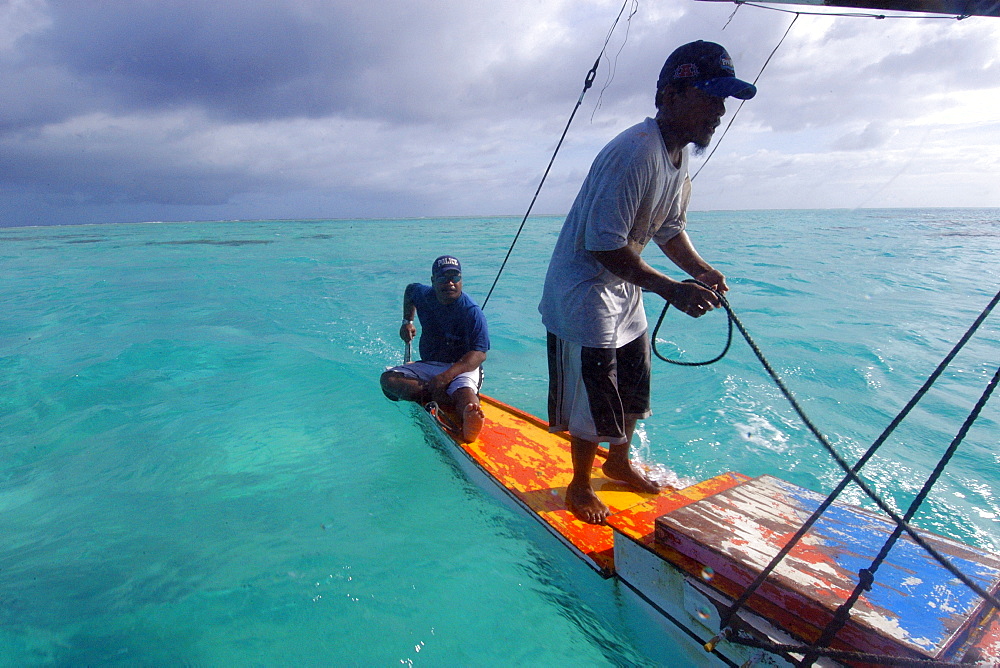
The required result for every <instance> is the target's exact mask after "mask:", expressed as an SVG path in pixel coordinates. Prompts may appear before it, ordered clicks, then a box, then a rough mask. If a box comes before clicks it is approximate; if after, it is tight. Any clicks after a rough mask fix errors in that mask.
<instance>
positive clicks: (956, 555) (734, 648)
mask: <svg viewBox="0 0 1000 668" xmlns="http://www.w3.org/2000/svg"><path fill="white" fill-rule="evenodd" d="M481 399H482V407H483V410H484V412H485V413H486V424H485V426H484V428H483V431H482V433H481V434H480V436H479V439H477V440H476V441H474V442H473V443H468V444H466V443H462V442H461V439H459V438H457V437H456V436H455V435H454V434H453V432H452V431H451V430H450V428H449V426H448V425H449V422H448V420H447V418H446V417H445V416H442V415H441V413H440V411H439V409H437V407H436V406H434V405H430V406H429V407H428V410H427V411H424V410H420V411H419V413H420V415H421V416H422V420H423V422H424V425H425V427H426V432H427V434H428V435H429V436H430V437H431V438H433V439H435V440H436V441H437V442H439V443H442V444H443V445H445V446H446V447H447V448H448V449H449V450H450V451H451V453H452V454H453V456H454V457H455V459H456V460H457V462H458V463H459V465H460V466H461V467H462V469H463V471H464V472H465V473H466V474H467V475H468V476H469V477H470V478H471V479H473V480H474V481H475V482H477V483H479V484H480V485H484V486H492V487H494V488H495V490H499V491H500V492H501V494H500V495H501V496H502V497H504V498H506V499H507V500H509V501H511V502H513V505H514V506H515V507H516V508H518V509H520V510H521V511H523V512H524V513H525V514H527V515H528V516H529V517H532V518H534V519H535V520H537V521H538V522H539V523H540V524H541V525H542V526H543V527H544V528H545V529H546V530H547V531H548V532H549V533H550V534H551V535H552V536H554V537H555V538H556V539H558V540H559V541H560V542H561V543H562V544H563V545H564V546H565V547H566V548H568V549H569V550H570V551H571V552H572V553H573V554H575V555H576V556H577V557H579V558H580V559H582V560H583V561H584V562H585V563H586V564H587V565H589V566H590V567H591V568H593V569H594V570H596V571H598V572H599V573H600V574H601V575H603V576H604V577H606V578H616V579H617V580H618V581H619V582H620V583H621V584H622V585H624V588H623V591H628V592H631V593H632V594H633V595H634V596H633V597H632V598H633V601H634V603H635V604H636V605H637V606H638V607H640V608H642V609H643V610H645V611H646V612H648V613H650V614H651V615H652V616H654V617H655V618H658V619H659V621H660V622H662V623H666V624H671V625H673V626H676V627H677V628H678V629H680V630H681V631H682V632H683V633H684V634H685V635H686V637H688V638H690V639H691V640H692V642H697V643H698V644H699V645H703V646H705V648H706V649H707V650H709V652H710V653H711V654H704V656H705V657H706V662H705V663H706V664H707V665H730V666H753V665H779V666H780V665H822V666H834V665H849V666H867V665H959V664H963V665H968V664H973V665H998V663H1000V618H998V612H997V611H996V610H995V609H993V607H992V606H991V605H990V604H989V603H988V602H987V601H983V600H982V599H981V598H980V597H979V596H977V595H975V594H974V593H973V592H972V591H971V590H969V589H968V588H967V587H966V586H965V585H963V584H962V583H960V582H959V581H958V580H956V579H955V578H954V576H952V575H951V574H950V573H949V572H948V571H946V570H945V569H944V568H943V567H942V566H941V565H940V564H938V563H937V562H936V561H934V560H933V559H931V558H929V557H928V556H927V555H926V553H925V552H924V551H923V550H922V549H921V548H919V547H918V546H917V545H916V544H915V543H914V542H913V541H912V539H910V538H909V537H908V536H904V537H903V539H901V540H900V541H899V542H898V543H897V544H896V545H895V547H894V548H893V549H892V551H891V552H890V554H889V556H888V558H887V559H886V561H885V562H884V563H883V564H882V568H881V569H880V571H879V579H878V581H876V582H873V583H872V585H871V587H870V588H869V589H868V591H867V592H866V593H865V595H863V596H862V597H861V598H860V599H859V600H858V601H857V603H856V604H855V605H854V606H853V607H852V608H851V609H850V611H849V615H848V616H847V618H846V620H845V623H844V625H843V626H842V627H841V629H840V630H839V632H838V633H837V634H836V635H835V636H834V638H833V639H832V641H831V642H829V644H828V646H827V647H825V648H824V647H819V648H813V649H816V650H817V651H818V653H816V654H814V653H811V652H809V651H807V650H808V648H810V646H811V645H812V644H813V643H815V642H816V641H817V639H818V638H819V637H820V635H821V633H822V631H823V629H824V628H825V627H826V626H827V624H828V623H829V622H830V620H831V619H832V618H833V616H834V615H836V614H837V611H838V608H840V607H841V604H842V603H843V601H844V600H845V598H846V597H847V596H848V595H849V594H850V592H851V591H852V590H853V589H854V586H855V583H856V581H857V577H858V569H859V568H864V567H865V566H866V565H867V564H868V563H869V562H870V561H871V558H872V556H873V555H874V553H875V551H877V549H878V546H880V545H881V544H882V543H883V541H884V538H885V536H886V535H888V534H889V533H891V532H892V530H893V528H894V526H893V524H892V523H891V522H888V521H887V520H884V519H882V518H881V517H879V516H876V515H873V514H871V513H869V512H867V511H865V510H863V509H861V508H858V507H855V506H850V505H847V504H841V503H835V504H834V505H833V506H831V507H830V508H829V509H828V510H827V511H826V513H824V515H823V517H822V519H821V520H820V521H819V522H817V523H816V525H814V527H813V529H812V531H811V532H810V533H809V534H808V535H807V537H806V538H805V539H803V540H802V541H800V542H799V543H798V544H796V545H795V547H794V548H793V549H792V550H791V552H790V553H789V555H788V557H787V558H785V559H784V560H782V561H781V562H780V564H779V566H778V568H776V569H775V570H774V571H773V572H771V573H770V574H769V575H768V577H767V579H766V580H765V581H764V584H763V586H761V587H760V588H759V589H758V590H757V591H756V592H755V593H754V594H753V595H752V596H750V598H749V599H748V600H747V604H746V606H745V607H743V608H742V609H740V610H738V611H736V612H735V614H733V616H732V618H731V623H730V624H728V625H727V627H726V628H725V629H722V628H721V621H722V619H723V618H726V617H728V616H729V615H728V614H727V612H728V611H730V610H731V608H732V606H733V603H734V601H736V600H737V599H738V598H739V597H740V596H741V594H742V593H743V592H744V590H745V589H746V588H747V587H748V585H749V584H750V583H751V582H752V581H753V580H754V579H755V578H756V576H757V575H758V574H759V573H760V572H761V570H762V569H763V568H764V566H765V565H766V564H767V563H768V562H769V561H770V560H771V558H772V557H773V556H774V555H775V554H777V553H778V551H779V550H780V549H781V548H782V547H783V546H784V545H785V544H786V543H787V542H788V540H789V538H790V537H791V536H792V535H793V534H794V533H795V531H796V530H797V529H798V528H799V526H800V525H801V524H802V522H803V520H804V519H805V518H806V517H808V516H809V515H810V514H811V513H812V511H813V510H815V509H816V508H817V507H818V505H819V504H820V502H822V500H823V497H821V496H820V495H818V494H816V493H814V492H811V491H809V490H807V489H804V488H801V487H798V486H797V485H793V484H792V483H789V482H786V481H783V480H780V479H778V478H774V477H772V476H761V477H759V478H750V477H748V476H745V475H742V474H739V473H734V472H729V473H723V474H721V475H718V476H716V477H714V478H710V479H708V480H704V481H702V482H699V483H697V484H694V485H691V486H689V487H686V488H683V489H668V490H666V491H663V492H661V493H660V494H658V495H656V494H643V493H637V492H634V491H631V490H630V489H628V488H626V487H624V486H623V485H622V484H621V483H618V482H615V481H613V480H609V479H607V478H605V477H603V475H602V474H601V473H600V467H599V466H595V475H594V479H593V484H594V489H595V491H596V492H597V494H598V496H599V497H600V498H601V500H602V501H603V502H604V503H605V504H607V506H608V507H609V508H610V509H611V512H612V514H611V517H610V518H609V520H608V523H607V525H606V526H597V525H592V524H586V523H584V522H581V521H579V520H577V519H576V518H575V517H574V516H573V515H572V514H571V513H569V512H568V511H567V510H566V507H565V493H566V485H567V484H568V483H569V481H570V479H571V478H572V467H571V464H570V449H569V439H568V438H567V437H565V436H564V435H561V434H553V433H550V432H549V431H548V424H547V423H546V422H545V421H543V420H540V419H539V418H537V417H534V416H532V415H530V414H528V413H525V412H523V411H520V410H518V409H516V408H513V407H512V406H509V405H507V404H504V403H503V402H500V401H497V400H495V399H493V398H490V397H487V396H485V395H484V396H482V398H481ZM600 456H601V454H600V453H599V457H600ZM919 533H920V535H921V537H922V538H924V539H925V540H926V541H928V542H929V543H931V544H932V545H933V546H934V547H935V549H937V550H938V551H939V552H941V553H943V554H947V555H948V557H949V559H950V560H951V561H952V563H954V564H956V565H958V566H959V567H960V568H961V569H962V571H963V572H964V573H965V574H966V575H967V576H968V577H970V578H971V579H973V580H974V581H975V582H976V583H977V584H978V585H979V586H980V587H981V588H983V589H984V590H986V591H988V592H990V593H991V594H993V595H995V593H996V592H997V591H998V590H1000V559H998V558H997V557H996V556H995V555H992V554H990V553H988V552H986V551H984V550H980V549H978V548H974V547H971V546H968V545H964V544H962V543H959V542H956V541H953V540H951V539H948V538H944V537H942V536H937V535H935V534H932V533H929V532H924V531H920V532H919ZM814 656H817V657H818V658H815V659H814V658H813V657H814Z"/></svg>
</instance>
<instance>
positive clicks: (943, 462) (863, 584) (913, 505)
mask: <svg viewBox="0 0 1000 668" xmlns="http://www.w3.org/2000/svg"><path fill="white" fill-rule="evenodd" d="M998 382H1000V367H997V370H996V373H994V374H993V379H992V380H991V381H990V382H989V383H988V384H987V386H986V389H985V390H984V391H983V394H982V396H981V397H980V398H979V401H977V402H976V405H975V406H974V407H973V409H972V412H970V413H969V415H968V417H966V419H965V422H964V423H962V427H961V429H959V430H958V433H957V434H956V435H955V438H954V439H953V440H952V442H951V445H949V446H948V449H947V450H946V451H945V453H944V455H942V457H941V459H940V460H939V461H938V464H937V466H936V467H935V468H934V471H933V472H932V473H931V475H930V476H929V477H928V478H927V480H926V481H925V482H924V486H923V488H921V490H920V492H919V493H918V494H917V495H916V496H915V497H914V498H913V501H911V502H910V507H909V508H908V509H907V510H906V514H905V515H903V520H905V521H906V522H909V521H910V520H911V519H913V516H914V515H916V513H917V510H919V509H920V506H921V504H923V502H924V499H926V498H927V495H928V494H930V491H931V488H932V487H934V485H935V484H936V483H937V481H938V480H939V479H940V478H941V474H942V473H944V469H945V467H947V466H948V463H949V462H950V461H951V458H952V457H953V456H954V455H955V452H956V451H957V450H958V446H959V445H960V444H961V443H962V441H963V440H964V439H965V436H966V434H968V433H969V429H970V428H971V427H972V424H973V423H974V422H975V421H976V420H977V419H978V418H979V414H980V412H982V410H983V407H984V406H985V405H986V403H987V402H988V401H989V400H990V396H991V395H992V394H993V390H995V389H996V387H997V383H998ZM902 533H903V527H902V526H901V525H897V526H896V528H895V529H894V530H893V532H892V534H891V535H890V536H889V538H888V539H886V541H885V543H884V544H883V545H882V549H881V550H879V553H878V554H877V555H876V556H875V558H874V559H873V560H872V562H871V565H869V566H868V568H865V569H862V570H861V571H859V573H858V576H859V577H858V584H857V585H856V586H855V587H854V591H852V592H851V595H850V596H848V597H847V599H845V600H844V602H843V603H841V605H840V607H839V608H838V609H837V612H836V613H835V614H834V616H833V619H831V620H830V622H829V624H827V626H826V628H825V629H823V634H822V635H821V636H820V638H819V639H818V640H817V641H816V642H815V643H813V645H812V646H811V647H810V652H809V653H808V654H807V655H806V656H805V657H804V658H803V659H802V662H801V663H802V665H804V666H808V665H810V664H811V663H812V661H813V660H815V658H816V657H815V656H814V655H813V653H812V650H813V649H819V648H822V647H826V646H827V645H829V644H830V641H831V640H833V638H834V636H836V635H837V632H839V631H840V629H841V628H843V627H844V625H845V624H846V623H847V619H848V616H849V615H850V611H851V609H852V608H853V607H854V604H855V603H856V602H857V600H858V599H859V598H860V597H861V594H862V593H863V592H865V591H867V590H869V589H871V583H872V582H874V581H875V573H876V572H877V571H878V569H879V567H880V566H881V565H882V562H883V561H885V558H886V557H887V556H889V551H890V550H892V548H893V546H895V545H896V542H897V541H898V540H899V538H900V536H901V535H902ZM991 603H992V602H991Z"/></svg>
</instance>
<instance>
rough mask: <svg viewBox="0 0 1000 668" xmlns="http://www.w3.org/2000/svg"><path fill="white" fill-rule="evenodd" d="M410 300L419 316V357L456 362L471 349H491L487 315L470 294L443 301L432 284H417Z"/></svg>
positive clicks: (434, 360) (411, 289) (483, 350)
mask: <svg viewBox="0 0 1000 668" xmlns="http://www.w3.org/2000/svg"><path fill="white" fill-rule="evenodd" d="M410 299H411V300H412V301H413V304H414V305H415V306H416V307H417V317H418V318H419V319H420V329H421V332H420V359H421V360H423V361H425V362H447V363H448V364H454V363H455V362H457V361H458V360H460V359H461V358H462V356H463V355H465V354H466V353H467V352H469V351H470V350H481V351H482V352H486V351H487V350H489V349H490V335H489V331H488V330H487V328H486V316H485V315H483V311H482V309H480V308H479V307H478V306H477V305H476V302H474V301H472V298H471V297H469V295H467V294H465V293H464V292H463V293H462V296H461V297H459V298H458V299H456V300H455V301H454V302H452V303H451V304H447V305H445V304H442V303H441V302H439V301H438V300H437V296H436V295H435V294H434V288H432V287H431V286H429V285H420V284H419V283H414V284H413V286H412V287H411V288H410Z"/></svg>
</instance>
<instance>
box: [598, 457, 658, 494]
mask: <svg viewBox="0 0 1000 668" xmlns="http://www.w3.org/2000/svg"><path fill="white" fill-rule="evenodd" d="M601 470H602V471H603V472H604V475H606V476H608V477H609V478H611V479H612V480H618V481H619V482H623V483H625V484H626V485H628V486H629V487H632V488H634V489H636V490H638V491H640V492H646V493H648V494H657V493H659V491H660V489H661V488H662V486H661V485H660V484H659V483H658V482H656V481H655V480H652V479H651V478H647V477H646V476H645V475H644V474H643V473H642V472H641V471H640V470H639V469H637V468H636V467H635V464H633V463H632V462H631V461H628V460H626V461H625V463H621V462H613V461H611V460H610V459H608V460H606V461H605V462H604V466H602V467H601Z"/></svg>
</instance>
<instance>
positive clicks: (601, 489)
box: [446, 395, 748, 576]
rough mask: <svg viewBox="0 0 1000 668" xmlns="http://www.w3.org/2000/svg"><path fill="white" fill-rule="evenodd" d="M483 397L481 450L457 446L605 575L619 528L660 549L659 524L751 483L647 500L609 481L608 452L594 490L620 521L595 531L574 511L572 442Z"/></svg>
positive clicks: (717, 484) (709, 483)
mask: <svg viewBox="0 0 1000 668" xmlns="http://www.w3.org/2000/svg"><path fill="white" fill-rule="evenodd" d="M480 398H481V401H482V407H483V412H485V413H486V422H485V424H484V426H483V430H482V432H481V433H480V435H479V438H478V439H477V440H476V441H475V442H473V443H461V442H460V441H459V440H458V439H455V440H456V445H457V446H458V447H460V448H462V449H463V450H465V452H466V453H467V454H468V455H469V456H470V457H471V458H472V459H473V460H474V461H475V462H476V463H477V464H479V466H480V467H481V468H482V469H483V470H484V471H486V472H487V473H488V474H489V475H490V476H492V477H493V478H494V479H495V480H496V481H497V482H498V483H499V484H500V485H501V486H503V487H505V488H506V489H507V491H508V492H509V493H510V494H512V495H513V496H514V497H516V498H517V499H518V500H519V501H521V503H523V504H524V505H525V506H527V507H528V508H529V509H530V510H531V511H532V512H534V513H535V514H536V515H538V517H539V519H540V520H542V521H543V522H545V523H546V524H547V525H548V526H549V527H550V528H551V529H552V530H553V531H555V532H556V533H558V534H560V535H561V536H563V537H564V538H565V539H566V540H567V541H568V542H569V543H571V544H572V545H573V546H574V547H576V549H578V550H579V551H580V552H581V553H582V554H583V555H585V556H586V557H587V558H588V559H589V560H590V561H591V562H592V564H593V565H594V567H595V568H596V569H597V570H599V571H600V572H601V573H602V574H603V575H605V576H610V575H612V574H613V573H614V532H613V531H612V529H611V527H612V526H614V527H615V528H617V529H618V530H619V531H622V532H624V533H626V534H627V535H631V536H633V537H635V538H636V539H637V540H640V539H641V540H645V538H644V537H648V541H649V543H650V544H652V540H653V533H654V528H655V525H654V522H655V520H656V518H657V517H659V516H660V515H663V514H664V513H667V512H670V511H671V510H674V509H676V508H680V507H683V506H685V505H687V504H689V503H693V502H694V501H698V500H699V499H702V498H704V497H706V496H708V495H711V494H714V493H715V492H718V491H721V490H723V489H728V488H729V487H732V486H733V485H736V484H738V483H739V482H742V481H743V480H746V479H748V478H747V477H746V476H741V475H739V474H735V473H728V474H724V475H722V476H717V477H716V478H711V479H709V480H706V481H704V482H701V483H698V484H697V485H693V486H691V487H688V488H686V489H683V490H674V489H667V490H664V491H663V492H661V493H660V494H659V495H656V494H644V493H639V492H635V491H633V490H631V489H630V488H628V487H626V486H625V485H623V484H622V483H620V482H617V481H614V480H611V479H609V478H607V477H606V476H604V474H603V473H602V472H601V465H602V464H603V462H602V461H601V459H602V457H603V456H604V455H606V451H601V452H599V453H598V457H597V459H595V462H594V472H593V478H592V483H593V485H594V490H595V491H596V492H597V496H598V497H599V498H600V499H601V501H603V502H604V503H605V504H606V505H607V506H608V508H609V509H610V510H611V513H612V515H611V517H610V518H609V519H608V524H607V525H594V524H587V523H586V522H581V521H580V520H578V519H576V517H575V516H573V514H572V513H570V512H569V511H568V510H566V486H567V485H568V484H569V482H570V480H572V478H573V465H572V462H571V459H570V441H569V438H568V437H567V436H566V435H565V434H561V433H551V432H549V430H548V423H547V422H545V421H544V420H541V419H539V418H537V417H535V416H533V415H531V414H529V413H525V412H524V411H520V410H518V409H516V408H514V407H513V406H509V405H507V404H505V403H503V402H501V401H498V400H496V399H493V398H492V397H489V396H486V395H481V397H480ZM446 431H447V430H446Z"/></svg>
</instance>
